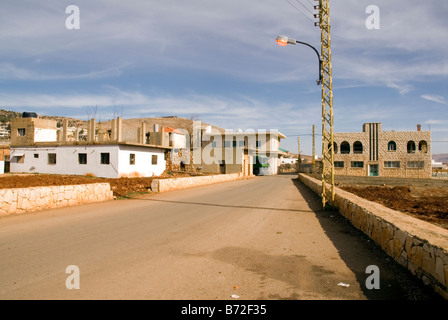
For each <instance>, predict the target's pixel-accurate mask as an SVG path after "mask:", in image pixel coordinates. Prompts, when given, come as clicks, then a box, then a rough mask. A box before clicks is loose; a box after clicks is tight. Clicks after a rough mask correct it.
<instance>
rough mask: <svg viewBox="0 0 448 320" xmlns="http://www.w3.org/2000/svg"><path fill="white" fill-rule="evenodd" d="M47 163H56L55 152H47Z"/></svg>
mask: <svg viewBox="0 0 448 320" xmlns="http://www.w3.org/2000/svg"><path fill="white" fill-rule="evenodd" d="M48 164H56V153H49V154H48Z"/></svg>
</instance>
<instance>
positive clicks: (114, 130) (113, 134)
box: [110, 119, 117, 141]
mask: <svg viewBox="0 0 448 320" xmlns="http://www.w3.org/2000/svg"><path fill="white" fill-rule="evenodd" d="M110 129H111V131H110V132H111V133H110V140H112V141H116V140H117V120H115V119H112V121H111V126H110Z"/></svg>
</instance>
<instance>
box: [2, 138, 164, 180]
mask: <svg viewBox="0 0 448 320" xmlns="http://www.w3.org/2000/svg"><path fill="white" fill-rule="evenodd" d="M49 153H55V154H56V164H48V154H49ZM80 153H85V154H87V164H80V163H79V162H78V155H79V154H80ZM101 153H109V158H110V163H109V164H101ZM131 153H133V154H135V165H131V164H130V161H129V160H130V154H131ZM18 154H19V155H20V154H24V159H23V163H19V162H18V160H19V159H20V158H19V157H16V156H14V155H18ZM35 154H36V155H38V157H37V158H36V157H35V156H34V155H35ZM153 155H157V165H152V164H151V162H152V156H153ZM10 166H11V172H34V173H50V174H73V175H87V174H93V175H95V176H97V177H105V178H119V177H121V176H141V177H151V176H153V175H155V176H158V175H160V174H162V173H163V171H165V168H166V161H165V154H164V151H163V149H158V148H148V147H137V146H124V145H88V146H57V147H39V148H35V147H17V148H15V147H12V148H11V162H10Z"/></svg>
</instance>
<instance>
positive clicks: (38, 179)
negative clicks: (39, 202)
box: [0, 172, 191, 198]
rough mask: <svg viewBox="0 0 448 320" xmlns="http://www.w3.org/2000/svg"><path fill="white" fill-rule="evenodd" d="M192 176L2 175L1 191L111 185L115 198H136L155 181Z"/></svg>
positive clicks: (176, 174) (173, 174) (0, 180)
mask: <svg viewBox="0 0 448 320" xmlns="http://www.w3.org/2000/svg"><path fill="white" fill-rule="evenodd" d="M190 176H191V174H189V173H183V172H173V173H171V174H166V173H164V174H163V175H161V176H158V177H150V178H118V179H112V178H110V179H109V178H98V177H89V176H75V175H51V174H4V175H0V189H7V188H27V187H37V186H39V187H43V186H60V185H74V184H89V183H102V182H108V183H110V186H111V189H112V191H113V192H114V196H116V197H117V198H120V197H134V196H136V195H138V194H141V193H148V192H150V190H148V189H149V188H150V187H151V182H152V180H153V179H155V178H158V179H167V178H178V177H190Z"/></svg>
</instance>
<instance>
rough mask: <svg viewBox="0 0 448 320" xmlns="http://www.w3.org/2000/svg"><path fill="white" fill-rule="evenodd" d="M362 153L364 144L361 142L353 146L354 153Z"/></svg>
mask: <svg viewBox="0 0 448 320" xmlns="http://www.w3.org/2000/svg"><path fill="white" fill-rule="evenodd" d="M362 151H363V148H362V143H361V141H356V142H355V143H354V144H353V153H356V154H361V153H362Z"/></svg>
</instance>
